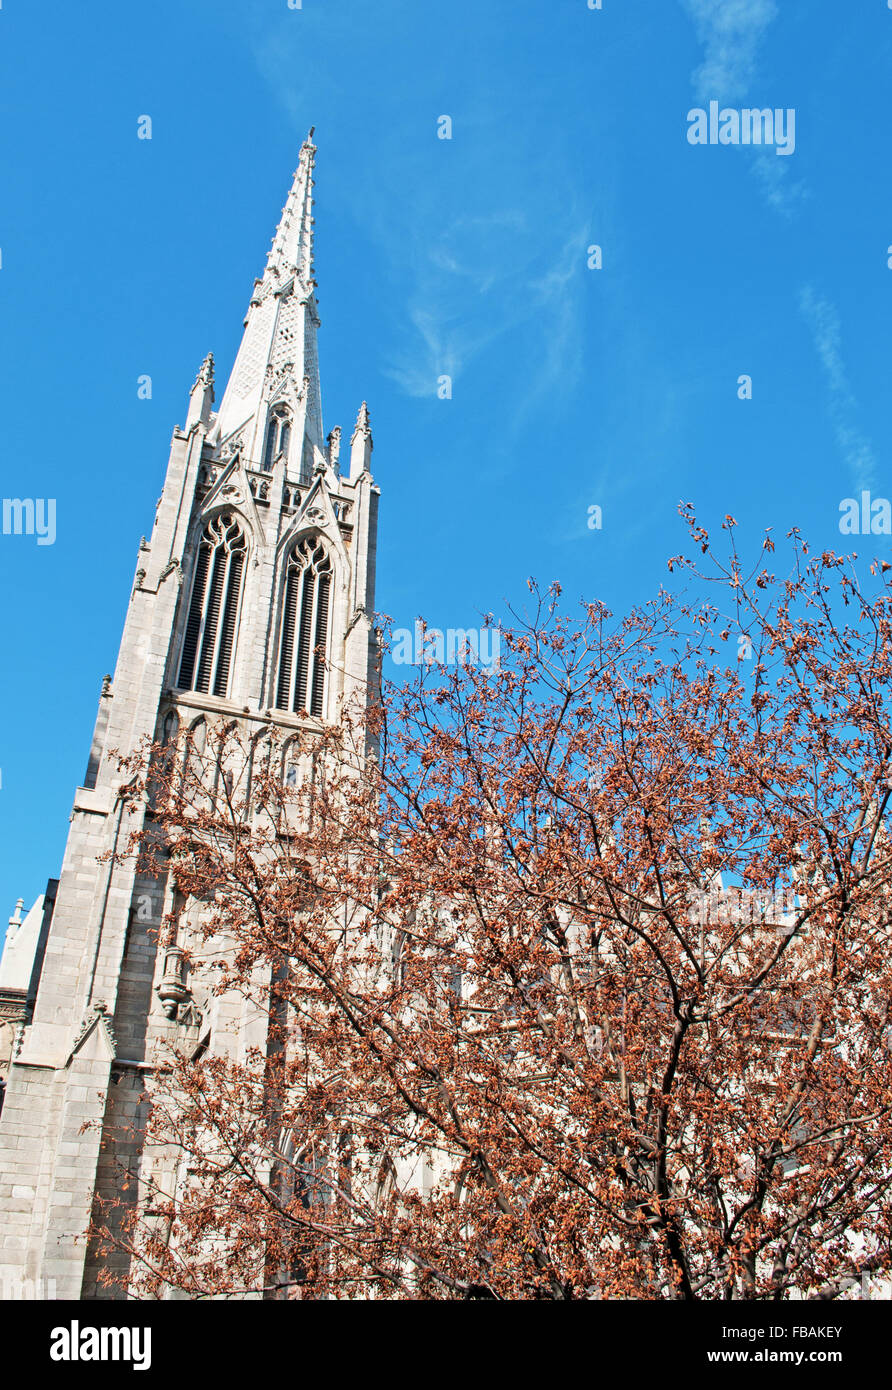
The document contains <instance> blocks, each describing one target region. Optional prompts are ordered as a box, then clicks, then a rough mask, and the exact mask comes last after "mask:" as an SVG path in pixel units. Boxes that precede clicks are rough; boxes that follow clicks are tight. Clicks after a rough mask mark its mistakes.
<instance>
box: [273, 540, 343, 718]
mask: <svg viewBox="0 0 892 1390" xmlns="http://www.w3.org/2000/svg"><path fill="white" fill-rule="evenodd" d="M330 598H331V560H330V559H329V557H328V555H327V554H326V553H325V550H324V548H323V546H322V544H321V542H319V541H314V540H311V539H309V538H307V539H305V540H302V541H300V542H299V544H298V545H297V546H296V547H295V548H294V550H293V551H292V552H291V556H290V557H289V560H288V563H287V565H286V567H285V588H284V592H283V598H282V629H281V638H280V641H279V679H278V685H277V687H276V708H277V709H287V710H291V711H293V712H294V713H296V714H301V713H304V712H306V713H307V714H312V715H316V716H321V715H322V712H323V709H324V707H325V671H326V654H327V650H328V614H329V606H330Z"/></svg>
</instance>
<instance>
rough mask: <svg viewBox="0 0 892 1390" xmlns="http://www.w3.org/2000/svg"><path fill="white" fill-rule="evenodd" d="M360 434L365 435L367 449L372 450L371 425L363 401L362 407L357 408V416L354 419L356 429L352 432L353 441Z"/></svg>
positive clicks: (367, 410)
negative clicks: (367, 443)
mask: <svg viewBox="0 0 892 1390" xmlns="http://www.w3.org/2000/svg"><path fill="white" fill-rule="evenodd" d="M360 434H364V435H366V436H367V437H368V441H369V448H370V449H372V448H374V445H373V444H372V424H371V421H370V419H369V408H368V406H367V405H366V403H365V401H363V403H362V405H361V406H360V407H359V414H358V415H357V417H356V427H355V429H354V430H353V439H355V438H356V436H357V435H360Z"/></svg>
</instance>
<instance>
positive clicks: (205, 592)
mask: <svg viewBox="0 0 892 1390" xmlns="http://www.w3.org/2000/svg"><path fill="white" fill-rule="evenodd" d="M244 568H245V537H244V535H243V533H242V530H241V528H240V526H239V524H238V522H237V521H236V520H235V518H234V517H233V516H231V515H230V514H229V513H228V512H224V513H223V514H222V515H220V516H217V517H214V519H213V520H212V521H210V522H209V523H208V526H207V529H206V530H205V533H204V535H203V537H202V540H201V545H200V546H199V549H198V559H197V560H196V564H195V578H194V579H193V581H192V599H191V602H190V604H189V618H188V620H187V622H186V635H185V637H184V639H183V654H182V657H181V659H180V678H179V681H178V682H177V684H178V685H179V687H180V689H181V690H197V691H200V692H202V693H203V694H207V693H208V692H211V691H212V692H213V694H214V695H223V696H225V695H227V694H228V692H229V670H230V666H231V665H232V650H233V647H234V646H235V632H236V625H237V623H238V611H239V600H240V598H241V590H242V575H243V573H244Z"/></svg>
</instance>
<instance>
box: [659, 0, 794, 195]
mask: <svg viewBox="0 0 892 1390" xmlns="http://www.w3.org/2000/svg"><path fill="white" fill-rule="evenodd" d="M681 5H682V8H683V9H684V10H685V12H686V14H687V15H688V16H689V18H690V19H691V21H692V22H693V25H694V30H695V32H696V35H697V38H698V40H699V41H700V44H701V45H702V48H703V61H702V62H701V63H700V64H699V66H698V67H697V68H695V69H694V72H693V73H692V74H691V85H692V87H693V91H694V96H695V98H696V100H697V101H698V102H699V103H700V105H701V106H703V107H704V108H705V107H706V106H707V105H708V104H709V102H710V101H718V102H720V103H722V104H723V105H732V106H733V105H738V104H739V105H750V104H752V105H753V106H755V107H760V108H761V107H762V106H764V105H767V104H768V103H766V102H763V101H761V100H756V99H755V96H754V91H755V85H756V82H757V80H758V62H759V50H760V47H761V44H762V41H763V39H764V38H765V35H766V34H767V32H768V30H769V28H770V26H771V24H772V23H773V21H774V20H775V19H776V17H777V13H778V7H777V3H776V0H681ZM771 105H773V106H781V105H783V106H786V103H785V102H780V101H777V102H773V103H771ZM736 148H737V149H738V150H744V147H743V146H737V147H736ZM744 155H745V157H746V158H748V160H749V165H750V171H751V173H752V175H753V177H754V178H755V180H756V182H757V183H758V185H759V188H760V191H761V193H762V196H763V197H764V199H765V201H766V202H767V203H768V205H769V206H770V207H772V208H773V209H774V210H775V211H776V212H778V213H780V214H781V215H782V216H784V217H789V216H790V215H791V213H792V211H793V209H794V208H795V206H796V205H797V204H798V203H800V202H801V201H802V200H803V199H804V198H806V197H808V191H807V188H806V186H805V184H804V183H802V182H801V181H796V180H794V178H793V176H792V173H791V168H790V164H789V162H788V161H787V160H786V159H778V158H777V155H776V152H775V151H774V150H773V149H772V150H766V149H758V148H755V147H753V146H750V147H749V148H747V149H745V150H744Z"/></svg>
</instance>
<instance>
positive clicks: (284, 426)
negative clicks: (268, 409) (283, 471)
mask: <svg viewBox="0 0 892 1390" xmlns="http://www.w3.org/2000/svg"><path fill="white" fill-rule="evenodd" d="M290 438H291V421H290V420H289V419H288V415H287V413H286V412H285V411H284V410H274V411H273V412H272V414H271V415H270V417H269V424H268V425H267V427H266V447H265V449H264V451H263V471H264V473H271V472H272V467H273V464H274V463H275V461H276V459H277V458H278V457H279V455H280V454H287V453H288V441H289V439H290Z"/></svg>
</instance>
